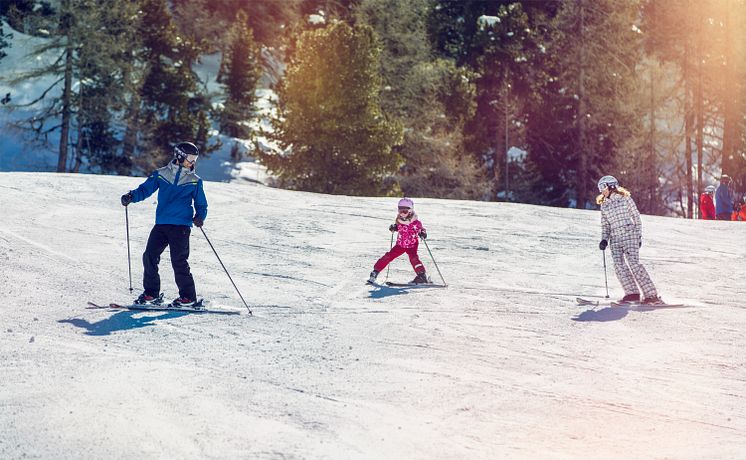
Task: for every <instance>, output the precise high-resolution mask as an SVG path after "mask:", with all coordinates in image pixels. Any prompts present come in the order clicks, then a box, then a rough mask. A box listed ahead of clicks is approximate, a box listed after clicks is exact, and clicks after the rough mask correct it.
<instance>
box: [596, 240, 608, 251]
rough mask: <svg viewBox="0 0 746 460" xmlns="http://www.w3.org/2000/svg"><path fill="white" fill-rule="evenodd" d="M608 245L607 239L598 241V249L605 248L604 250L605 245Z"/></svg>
mask: <svg viewBox="0 0 746 460" xmlns="http://www.w3.org/2000/svg"><path fill="white" fill-rule="evenodd" d="M608 245H609V242H608V241H606V240H601V242H600V243H598V249H600V250H602V251H605V250H606V246H608Z"/></svg>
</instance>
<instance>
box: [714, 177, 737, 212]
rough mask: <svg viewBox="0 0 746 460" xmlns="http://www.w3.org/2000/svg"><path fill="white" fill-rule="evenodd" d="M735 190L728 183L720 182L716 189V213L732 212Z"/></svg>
mask: <svg viewBox="0 0 746 460" xmlns="http://www.w3.org/2000/svg"><path fill="white" fill-rule="evenodd" d="M733 201H734V197H733V192H731V190H730V188H728V185H727V184H720V185H719V186H718V188H717V190H716V191H715V213H716V214H723V213H726V212H727V213H728V214H730V213H732V212H733Z"/></svg>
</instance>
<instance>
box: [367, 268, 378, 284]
mask: <svg viewBox="0 0 746 460" xmlns="http://www.w3.org/2000/svg"><path fill="white" fill-rule="evenodd" d="M376 278H378V272H377V271H375V270H373V271H372V272H370V278H368V283H370V284H375V282H376Z"/></svg>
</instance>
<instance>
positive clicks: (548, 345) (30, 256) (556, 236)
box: [0, 173, 746, 459]
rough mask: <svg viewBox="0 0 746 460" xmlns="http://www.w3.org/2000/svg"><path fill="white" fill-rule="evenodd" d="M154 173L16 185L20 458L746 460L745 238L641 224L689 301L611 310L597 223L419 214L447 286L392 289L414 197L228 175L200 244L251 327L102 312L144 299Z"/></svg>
mask: <svg viewBox="0 0 746 460" xmlns="http://www.w3.org/2000/svg"><path fill="white" fill-rule="evenodd" d="M141 181H142V178H128V177H113V176H92V175H73V174H45V173H0V197H1V198H0V200H1V202H2V205H3V209H4V211H5V212H4V213H3V217H2V219H0V265H1V266H2V270H0V291H1V292H2V294H3V298H4V305H3V307H2V309H0V311H1V312H2V313H0V315H1V316H2V320H1V323H2V327H1V328H0V355H1V356H2V359H1V360H0V363H2V364H0V368H1V370H0V375H2V377H1V378H0V457H2V458H21V457H32V458H163V457H170V458H205V457H208V458H340V459H341V458H407V459H432V458H484V459H491V458H531V459H536V458H552V459H557V458H607V459H608V458H620V459H621V458H624V459H629V458H678V459H681V458H692V459H693V458H739V457H741V456H742V455H743V452H744V451H746V399H745V397H744V396H745V395H744V388H746V353H744V350H745V349H746V338H745V337H744V332H743V331H744V326H745V325H746V321H745V319H744V318H746V309H745V308H744V307H745V306H746V305H744V294H743V292H744V288H743V274H744V257H746V246H744V241H745V239H744V235H746V225H743V224H741V223H737V222H702V221H686V220H680V219H671V218H662V217H650V216H643V221H644V246H643V248H642V261H643V263H644V264H645V265H646V266H647V268H648V269H649V271H650V273H651V275H652V277H653V279H654V281H655V282H656V283H657V285H658V287H659V291H660V293H661V296H662V297H663V298H664V299H665V300H667V301H672V302H673V301H675V302H683V303H685V304H687V305H688V307H687V308H680V309H669V310H657V311H627V310H624V309H610V308H603V307H599V308H596V309H590V308H589V307H582V306H578V305H576V303H575V300H574V299H575V297H576V296H578V295H582V296H586V297H592V296H596V297H595V298H599V299H602V298H603V295H604V294H605V289H604V272H603V261H602V254H601V252H600V251H599V250H598V247H597V244H598V239H599V234H600V229H599V227H600V225H599V214H598V213H597V212H594V211H581V210H572V209H558V208H546V207H536V206H528V205H518V204H504V203H483V202H465V201H445V200H433V199H415V203H416V204H415V207H416V209H417V212H418V214H419V215H420V218H421V220H422V221H423V222H424V224H425V226H426V227H427V229H428V233H429V235H430V239H429V240H428V242H429V245H430V249H431V250H432V253H433V255H434V256H435V259H436V261H437V262H438V265H439V266H440V269H441V271H442V273H443V276H444V277H445V279H446V281H447V282H448V284H449V287H448V288H446V289H410V290H407V289H404V290H394V289H377V288H372V287H370V286H366V285H365V284H364V280H365V279H366V278H367V275H368V273H369V271H370V269H371V267H372V265H373V263H374V262H375V260H376V259H377V258H378V257H379V256H380V255H382V254H383V253H384V252H385V251H386V250H387V249H388V247H389V244H390V233H389V232H388V230H387V227H388V225H389V223H390V221H391V220H392V219H393V214H394V212H395V204H396V202H395V200H393V199H389V198H353V197H343V196H328V195H318V194H311V193H300V192H290V191H283V190H277V189H271V188H267V187H263V186H259V185H254V184H248V183H246V184H240V183H217V182H208V183H206V185H205V190H206V193H207V198H208V200H209V205H210V208H209V215H208V219H207V222H206V224H205V227H204V229H205V232H206V233H207V235H208V236H209V238H210V240H211V241H212V243H213V245H214V246H215V248H216V250H217V251H218V253H219V254H220V257H221V258H222V260H223V262H224V263H225V265H226V267H227V268H228V270H229V271H230V273H231V275H232V276H233V279H234V280H235V281H236V284H237V285H238V287H239V288H240V289H241V292H242V293H243V295H244V297H245V298H246V299H247V301H248V302H249V303H250V305H251V307H252V310H253V311H254V316H253V317H252V316H249V315H247V314H245V313H246V312H245V311H244V314H242V315H238V316H227V317H226V316H217V315H197V314H182V313H177V312H167V313H145V312H130V311H109V310H89V309H86V302H87V301H89V300H92V301H94V302H111V301H121V302H124V301H127V300H128V299H131V298H133V297H134V295H136V294H139V289H140V280H141V276H142V263H141V261H140V257H141V254H142V251H143V249H144V246H145V242H146V239H147V236H148V232H149V231H150V228H151V227H152V224H153V220H154V212H155V197H153V198H151V199H149V200H147V201H146V202H144V203H138V204H135V205H132V206H130V208H129V220H130V235H131V245H132V269H133V284H134V287H135V293H134V295H133V294H130V293H129V290H128V277H127V245H126V239H125V216H124V210H123V208H122V206H121V205H120V204H119V196H120V195H121V194H122V193H124V192H126V191H127V190H128V189H130V188H134V187H135V186H137V184H139V183H140V182H141ZM191 245H192V254H191V257H190V263H191V265H192V272H193V273H194V276H195V280H196V283H197V291H198V293H199V294H200V295H201V296H204V297H205V298H207V299H210V300H211V301H212V303H213V304H214V305H218V306H224V307H232V308H243V306H242V304H241V302H240V299H239V298H238V296H237V294H236V293H235V291H234V290H233V287H232V286H231V284H230V281H229V280H228V278H227V276H226V275H225V273H224V272H223V270H222V268H221V267H220V264H219V263H218V261H217V259H216V258H215V256H214V254H213V253H212V251H211V249H210V247H209V245H208V244H207V242H206V241H205V239H204V237H203V236H202V234H201V232H198V231H197V230H196V229H195V231H194V232H193V233H192V239H191ZM420 255H421V256H422V259H423V261H424V262H425V263H426V265H427V267H428V270H429V272H430V274H431V275H432V276H433V277H435V278H437V272H436V270H435V268H434V266H433V265H432V261H431V259H430V256H429V255H428V253H427V250H426V249H425V247H424V246H423V247H421V251H420ZM607 263H608V264H609V287H610V290H611V291H612V292H611V295H612V298H618V297H621V294H622V293H621V288H620V287H619V284H618V282H617V280H616V278H615V277H614V275H613V272H612V268H611V259H610V257H607ZM160 267H161V275H162V280H163V290H164V291H165V292H166V296H167V297H168V298H174V297H176V288H175V285H174V283H173V276H172V271H171V267H170V262H169V260H168V253H167V252H166V253H165V254H164V258H163V260H162V261H161V264H160ZM381 276H382V277H383V276H384V274H382V275H381ZM411 277H413V273H412V270H411V267H410V266H409V264H408V262H407V261H406V260H405V259H399V260H397V261H396V262H395V263H394V264H393V265H392V268H391V272H390V274H389V279H392V280H397V281H406V280H409V279H410V278H411Z"/></svg>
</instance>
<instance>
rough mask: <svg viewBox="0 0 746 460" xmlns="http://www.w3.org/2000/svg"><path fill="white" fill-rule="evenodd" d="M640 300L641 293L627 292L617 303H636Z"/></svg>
mask: <svg viewBox="0 0 746 460" xmlns="http://www.w3.org/2000/svg"><path fill="white" fill-rule="evenodd" d="M639 301H640V294H626V295H625V296H624V297H622V298H621V299H619V301H618V302H617V303H634V302H639Z"/></svg>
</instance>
